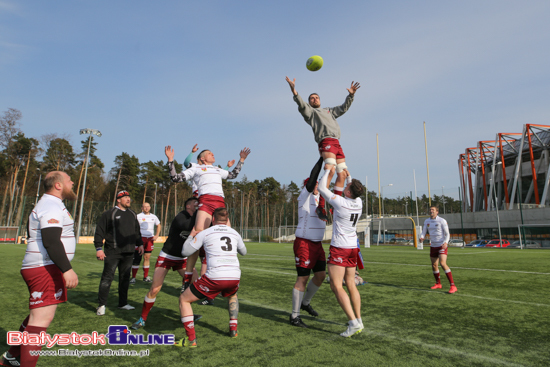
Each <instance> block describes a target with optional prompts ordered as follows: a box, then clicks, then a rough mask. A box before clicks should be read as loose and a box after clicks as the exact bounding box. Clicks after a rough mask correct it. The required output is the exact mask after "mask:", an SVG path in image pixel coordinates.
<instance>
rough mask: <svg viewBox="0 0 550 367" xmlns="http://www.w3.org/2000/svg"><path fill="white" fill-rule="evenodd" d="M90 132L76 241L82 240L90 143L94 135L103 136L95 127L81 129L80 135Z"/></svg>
mask: <svg viewBox="0 0 550 367" xmlns="http://www.w3.org/2000/svg"><path fill="white" fill-rule="evenodd" d="M86 134H89V135H90V137H89V138H88V152H87V153H86V169H85V170H84V183H83V184H82V200H81V201H80V213H79V214H78V229H77V231H76V243H78V241H79V240H80V228H81V224H82V209H83V208H84V194H85V193H86V178H87V176H88V161H89V159H90V145H91V144H92V135H96V136H97V137H98V138H99V137H101V132H100V131H99V130H95V129H88V128H86V129H81V130H80V135H86Z"/></svg>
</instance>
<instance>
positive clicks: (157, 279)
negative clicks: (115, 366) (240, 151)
mask: <svg viewBox="0 0 550 367" xmlns="http://www.w3.org/2000/svg"><path fill="white" fill-rule="evenodd" d="M198 204H199V201H198V199H197V198H194V197H190V198H189V199H187V200H186V201H185V204H184V208H185V209H184V210H182V211H181V212H179V213H178V215H176V217H175V218H174V220H173V221H172V224H170V230H169V231H168V238H167V239H166V242H164V246H163V247H162V250H161V251H160V254H159V256H158V258H157V263H156V265H155V273H154V275H153V283H152V284H151V289H149V292H147V295H146V296H145V299H144V301H143V306H142V308H141V317H140V318H139V320H137V321H136V322H134V324H133V325H132V329H134V330H137V329H139V328H141V327H143V326H145V321H147V316H148V315H149V312H150V311H151V308H153V305H154V304H155V301H156V299H157V294H158V293H159V292H160V290H161V289H162V285H163V283H164V278H166V275H167V274H168V272H169V271H170V269H172V270H173V271H177V272H178V273H179V274H180V275H181V277H182V278H183V276H184V272H185V265H186V262H187V260H186V259H185V258H184V257H182V256H181V251H182V249H183V243H184V242H185V240H186V239H187V237H188V236H189V234H190V233H191V230H192V229H193V226H194V225H195V218H196V211H197V205H198ZM198 318H199V315H196V316H195V319H196V320H197V319H198Z"/></svg>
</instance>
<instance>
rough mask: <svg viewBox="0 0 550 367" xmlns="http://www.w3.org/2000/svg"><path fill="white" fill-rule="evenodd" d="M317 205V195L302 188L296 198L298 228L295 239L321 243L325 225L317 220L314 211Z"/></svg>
mask: <svg viewBox="0 0 550 367" xmlns="http://www.w3.org/2000/svg"><path fill="white" fill-rule="evenodd" d="M318 205H319V195H314V194H313V193H312V192H308V191H307V189H306V188H305V187H304V188H303V189H302V192H301V193H300V196H298V226H297V227H296V237H299V238H304V239H306V240H310V241H315V242H318V241H322V240H323V237H324V236H325V227H326V223H325V222H324V221H322V220H321V219H319V217H318V216H317V214H316V213H315V209H316V208H317V206H318Z"/></svg>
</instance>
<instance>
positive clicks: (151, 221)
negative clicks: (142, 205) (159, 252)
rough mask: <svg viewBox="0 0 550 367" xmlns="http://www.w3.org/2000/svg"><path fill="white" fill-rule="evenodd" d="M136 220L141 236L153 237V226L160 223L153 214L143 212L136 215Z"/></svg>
mask: <svg viewBox="0 0 550 367" xmlns="http://www.w3.org/2000/svg"><path fill="white" fill-rule="evenodd" d="M137 220H138V222H139V231H140V232H141V237H154V236H155V226H158V225H159V224H160V220H159V219H158V217H157V216H156V215H154V214H151V213H149V214H145V213H143V212H141V213H139V214H138V215H137Z"/></svg>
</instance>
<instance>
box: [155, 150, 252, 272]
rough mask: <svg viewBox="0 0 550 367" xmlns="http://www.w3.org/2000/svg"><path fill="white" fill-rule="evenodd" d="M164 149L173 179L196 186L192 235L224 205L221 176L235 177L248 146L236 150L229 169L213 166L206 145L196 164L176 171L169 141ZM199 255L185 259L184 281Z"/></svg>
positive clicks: (208, 222) (248, 151)
mask: <svg viewBox="0 0 550 367" xmlns="http://www.w3.org/2000/svg"><path fill="white" fill-rule="evenodd" d="M164 153H165V154H166V157H167V158H168V167H169V168H170V178H171V179H172V181H174V182H182V181H188V180H191V179H192V180H193V182H194V184H195V185H196V186H197V190H198V191H199V209H198V212H197V219H196V221H195V227H194V228H193V231H192V232H191V234H190V235H189V238H190V239H191V238H193V237H194V236H195V235H196V234H197V233H199V232H200V231H202V230H204V229H205V228H208V227H209V226H210V223H211V221H212V213H213V212H214V210H215V209H216V208H223V207H225V201H224V195H223V187H222V179H234V178H237V176H238V174H239V172H240V171H241V168H242V166H243V164H244V161H245V159H246V157H248V155H249V154H250V149H249V148H244V149H243V150H241V152H240V154H239V155H240V159H239V162H238V163H237V166H236V167H235V168H234V169H233V171H231V172H228V171H225V170H223V169H221V168H219V167H215V166H213V164H214V162H215V161H216V160H215V158H214V154H213V153H212V152H211V151H210V150H208V149H206V150H203V151H202V152H200V154H199V155H198V157H197V161H198V163H199V164H197V165H194V164H193V165H191V167H190V168H187V169H186V170H185V171H183V172H181V173H176V168H175V167H174V149H172V147H171V146H169V145H168V146H166V147H165V148H164ZM227 225H230V223H229V222H228V223H227ZM198 256H199V253H198V252H197V253H195V254H193V255H192V256H191V257H189V258H188V259H187V268H186V271H185V279H184V281H185V282H186V283H189V282H190V281H191V273H192V271H193V268H194V267H195V263H196V262H197V258H198Z"/></svg>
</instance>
